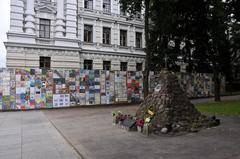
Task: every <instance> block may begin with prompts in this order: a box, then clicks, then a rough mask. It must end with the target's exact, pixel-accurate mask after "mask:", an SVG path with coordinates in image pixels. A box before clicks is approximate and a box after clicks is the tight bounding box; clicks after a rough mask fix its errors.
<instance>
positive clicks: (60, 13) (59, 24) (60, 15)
mask: <svg viewBox="0 0 240 159" xmlns="http://www.w3.org/2000/svg"><path fill="white" fill-rule="evenodd" d="M64 19H65V18H64V0H58V1H57V18H56V37H60V38H61V37H64V32H65V29H64V26H65V23H64Z"/></svg>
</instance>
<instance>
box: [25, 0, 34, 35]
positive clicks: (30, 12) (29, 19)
mask: <svg viewBox="0 0 240 159" xmlns="http://www.w3.org/2000/svg"><path fill="white" fill-rule="evenodd" d="M25 22H26V24H25V28H26V33H27V34H31V35H33V34H35V12H34V1H33V0H27V8H26V18H25Z"/></svg>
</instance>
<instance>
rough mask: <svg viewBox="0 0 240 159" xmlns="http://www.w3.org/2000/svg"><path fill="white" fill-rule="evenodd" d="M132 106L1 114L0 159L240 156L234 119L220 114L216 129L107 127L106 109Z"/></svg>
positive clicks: (224, 158) (216, 158)
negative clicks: (175, 131) (147, 131)
mask: <svg viewBox="0 0 240 159" xmlns="http://www.w3.org/2000/svg"><path fill="white" fill-rule="evenodd" d="M237 99H240V96H226V97H223V100H237ZM212 100H213V99H211V98H210V99H209V98H207V99H206V98H204V99H197V100H192V102H193V103H195V104H196V103H203V102H209V101H212ZM137 108H138V106H137V105H135V106H133V105H132V106H99V107H96V106H95V107H85V108H74V109H59V110H41V111H26V112H1V113H0V159H80V158H85V159H122V158H129V159H135V158H136V159H152V158H158V159H161V158H162V159H206V158H210V159H240V151H239V148H240V138H239V132H240V117H220V118H221V122H222V124H221V125H220V126H219V127H216V128H212V129H206V130H202V131H201V132H199V133H196V134H186V135H181V136H175V137H166V136H154V135H152V136H149V137H146V136H144V135H142V134H139V133H136V132H126V131H124V130H122V129H120V128H118V127H116V126H113V125H112V117H111V112H112V111H114V110H116V111H117V110H121V111H123V112H124V113H135V111H136V110H137Z"/></svg>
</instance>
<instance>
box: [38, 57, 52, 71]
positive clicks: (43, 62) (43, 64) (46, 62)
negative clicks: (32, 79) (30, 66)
mask: <svg viewBox="0 0 240 159" xmlns="http://www.w3.org/2000/svg"><path fill="white" fill-rule="evenodd" d="M39 63H40V64H39V66H40V68H41V69H50V68H51V57H43V56H40V61H39Z"/></svg>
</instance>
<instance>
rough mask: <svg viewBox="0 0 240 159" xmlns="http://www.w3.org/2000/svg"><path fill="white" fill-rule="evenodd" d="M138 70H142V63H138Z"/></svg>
mask: <svg viewBox="0 0 240 159" xmlns="http://www.w3.org/2000/svg"><path fill="white" fill-rule="evenodd" d="M136 70H137V71H142V63H137V65H136Z"/></svg>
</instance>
